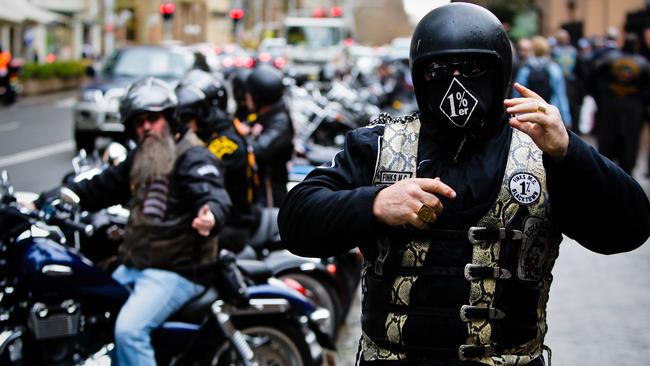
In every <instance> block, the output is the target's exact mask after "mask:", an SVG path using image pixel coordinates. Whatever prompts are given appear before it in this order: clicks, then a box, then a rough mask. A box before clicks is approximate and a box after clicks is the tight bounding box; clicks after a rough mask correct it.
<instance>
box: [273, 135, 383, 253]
mask: <svg viewBox="0 0 650 366" xmlns="http://www.w3.org/2000/svg"><path fill="white" fill-rule="evenodd" d="M376 130H381V127H367V128H361V129H357V130H354V131H352V132H350V133H349V134H348V136H347V138H346V142H345V146H344V150H342V151H340V152H339V153H338V154H337V155H336V156H335V157H334V159H333V160H332V163H331V164H330V165H329V166H323V167H319V168H316V169H314V170H313V171H312V172H311V173H310V174H309V175H308V176H307V178H306V179H305V180H304V181H303V182H301V183H300V184H298V185H297V186H296V187H294V188H293V189H291V191H289V194H288V196H287V198H286V199H285V200H284V203H283V204H282V207H281V208H280V213H279V216H278V225H279V228H280V235H281V236H282V240H283V242H284V243H285V245H286V246H287V248H288V249H289V250H290V251H291V252H293V253H294V254H297V255H301V256H308V257H329V256H333V255H336V254H339V253H342V252H345V251H347V250H349V249H351V248H354V247H355V246H359V245H361V244H363V243H364V241H368V240H369V238H372V236H373V235H372V233H373V227H374V225H375V223H374V219H373V215H372V205H373V202H374V199H375V194H376V192H377V191H378V190H379V188H378V187H375V186H372V174H373V170H374V167H375V160H376V156H377V145H378V144H377V139H378V138H379V136H380V134H378V133H377V131H376Z"/></svg>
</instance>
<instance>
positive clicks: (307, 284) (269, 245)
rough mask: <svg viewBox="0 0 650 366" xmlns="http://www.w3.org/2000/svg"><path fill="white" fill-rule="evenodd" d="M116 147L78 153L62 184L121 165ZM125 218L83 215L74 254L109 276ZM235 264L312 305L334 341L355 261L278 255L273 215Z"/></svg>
mask: <svg viewBox="0 0 650 366" xmlns="http://www.w3.org/2000/svg"><path fill="white" fill-rule="evenodd" d="M121 146H122V145H120V144H119V143H115V142H113V143H111V144H109V145H107V146H106V148H105V152H103V153H102V152H101V151H102V149H99V150H100V152H98V153H96V154H94V155H92V156H90V155H87V154H86V153H85V151H84V150H80V151H79V152H78V154H77V156H75V157H74V158H73V159H72V166H73V171H72V172H70V173H68V174H66V176H65V177H64V179H63V183H64V184H65V183H67V182H79V181H80V180H83V179H90V178H92V177H93V176H94V175H96V174H99V173H101V171H102V170H103V169H104V168H105V167H106V166H108V165H114V164H117V163H119V162H121V161H123V160H124V159H125V158H126V149H124V148H122V149H120V148H119V147H121ZM100 155H101V158H100ZM128 216H129V211H128V210H126V209H125V208H123V207H122V206H119V205H117V206H112V207H109V208H106V209H102V210H100V211H97V212H93V213H87V212H86V213H83V215H82V217H81V218H80V221H82V222H84V223H86V224H90V225H92V226H93V227H94V228H95V230H94V233H93V235H92V237H90V238H85V237H81V238H80V244H79V246H78V248H80V250H81V251H82V252H83V253H84V254H85V255H86V256H87V257H88V258H89V259H90V260H92V261H93V262H94V263H95V264H96V265H98V266H100V267H102V268H104V269H105V270H109V271H110V270H114V269H115V268H116V263H115V262H116V257H115V253H117V247H118V246H119V244H120V243H121V241H122V235H123V233H124V227H125V226H126V223H127V221H128ZM68 236H72V234H71V233H70V234H68ZM354 257H355V258H356V256H354ZM237 258H238V259H241V260H247V259H252V260H260V261H263V262H264V264H265V265H266V266H268V267H269V268H270V271H271V273H272V274H273V276H274V277H276V278H278V279H280V280H282V281H284V282H285V283H286V284H288V285H289V286H291V287H292V288H293V289H295V290H296V291H299V292H300V293H301V294H302V295H304V296H306V297H307V298H308V299H309V300H310V301H311V302H313V303H314V305H316V306H318V307H322V308H324V309H326V310H328V311H329V312H330V315H331V316H330V317H329V318H328V319H326V320H324V323H323V326H322V329H323V331H324V332H325V333H326V334H327V335H329V336H330V337H332V338H333V339H336V334H337V331H338V328H339V326H340V325H341V324H342V323H343V320H344V319H345V315H346V314H347V309H348V308H349V305H350V303H351V302H352V299H353V297H354V290H355V289H356V286H357V284H358V281H359V277H360V275H359V273H360V270H361V261H360V260H359V261H358V262H354V261H351V260H350V259H341V260H343V261H344V263H346V266H345V268H341V269H337V268H338V267H337V261H338V260H337V259H336V258H327V259H317V258H303V257H298V256H296V255H293V254H291V253H289V252H288V251H286V250H283V246H282V242H281V240H280V234H279V232H278V228H277V209H275V210H274V209H264V210H263V215H262V218H261V222H260V224H259V227H258V230H257V232H256V234H255V235H253V237H252V238H251V241H250V243H249V245H248V246H247V247H246V248H245V250H244V251H242V252H240V253H238V254H237ZM350 273H356V275H350Z"/></svg>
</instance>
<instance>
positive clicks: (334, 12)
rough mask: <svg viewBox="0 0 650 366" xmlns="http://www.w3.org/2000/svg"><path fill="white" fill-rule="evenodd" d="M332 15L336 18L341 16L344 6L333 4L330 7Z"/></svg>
mask: <svg viewBox="0 0 650 366" xmlns="http://www.w3.org/2000/svg"><path fill="white" fill-rule="evenodd" d="M330 15H331V16H333V17H335V18H337V17H340V16H341V15H343V8H341V7H340V6H333V7H332V8H331V9H330Z"/></svg>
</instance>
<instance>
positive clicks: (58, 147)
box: [0, 140, 74, 168]
mask: <svg viewBox="0 0 650 366" xmlns="http://www.w3.org/2000/svg"><path fill="white" fill-rule="evenodd" d="M73 149H74V141H72V140H68V141H63V142H59V143H56V144H52V145H47V146H43V147H38V148H35V149H30V150H26V151H21V152H19V153H15V154H11V155H6V156H1V157H0V168H4V167H7V166H10V165H16V164H21V163H24V162H27V161H31V160H36V159H40V158H43V157H46V156H49V155H56V154H60V153H62V152H66V151H71V150H73Z"/></svg>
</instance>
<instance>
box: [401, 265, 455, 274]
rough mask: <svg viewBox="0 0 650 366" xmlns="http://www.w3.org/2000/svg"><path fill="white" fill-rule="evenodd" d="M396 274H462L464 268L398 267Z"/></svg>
mask: <svg viewBox="0 0 650 366" xmlns="http://www.w3.org/2000/svg"><path fill="white" fill-rule="evenodd" d="M396 273H397V274H399V275H403V276H419V275H425V276H426V275H429V276H463V274H464V270H463V268H460V267H433V266H422V267H400V268H398V269H397V271H396Z"/></svg>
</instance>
